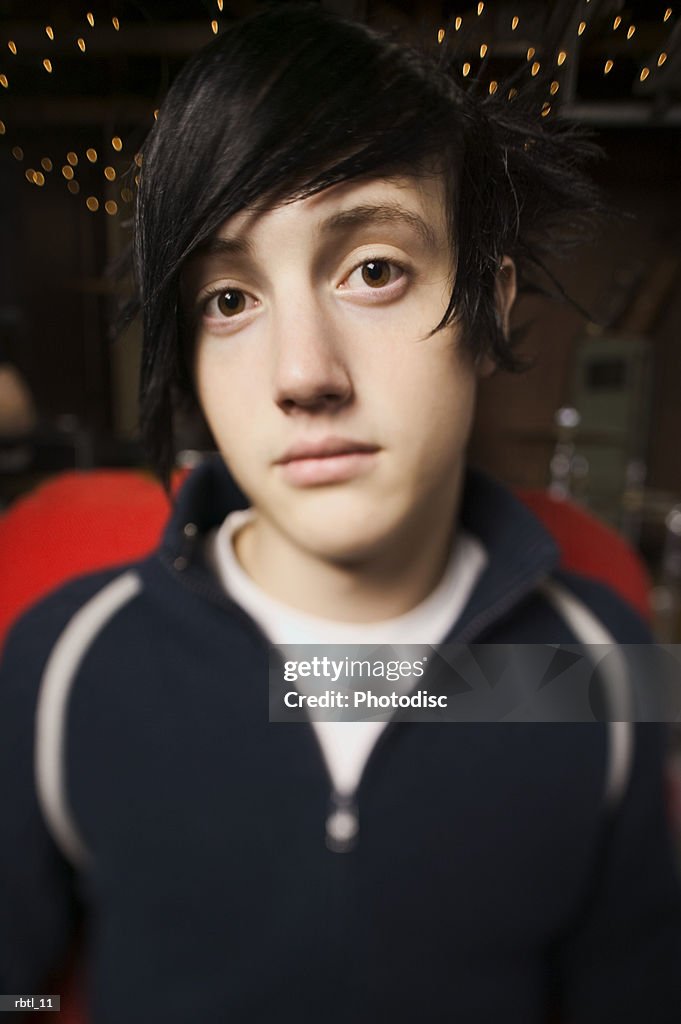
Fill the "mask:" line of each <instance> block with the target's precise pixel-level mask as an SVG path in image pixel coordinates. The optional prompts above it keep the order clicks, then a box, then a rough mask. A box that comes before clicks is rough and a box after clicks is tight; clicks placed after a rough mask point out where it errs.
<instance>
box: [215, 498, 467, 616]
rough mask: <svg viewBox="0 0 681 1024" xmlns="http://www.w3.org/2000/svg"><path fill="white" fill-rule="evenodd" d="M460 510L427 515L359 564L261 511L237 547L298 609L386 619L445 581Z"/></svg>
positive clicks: (266, 584) (251, 569)
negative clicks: (294, 539)
mask: <svg viewBox="0 0 681 1024" xmlns="http://www.w3.org/2000/svg"><path fill="white" fill-rule="evenodd" d="M455 513H456V508H452V509H451V512H450V513H449V514H448V515H447V516H443V515H442V514H441V512H440V514H439V515H437V517H435V516H432V515H431V516H429V518H428V521H427V522H424V520H423V517H420V518H419V521H418V524H407V525H406V526H405V528H404V529H403V530H402V531H401V532H400V535H399V536H397V537H394V538H391V539H390V542H389V543H387V544H386V545H385V546H384V548H383V549H382V550H379V551H375V552H372V553H370V554H368V555H367V556H366V557H364V558H360V559H358V560H356V561H353V562H351V563H348V562H338V561H332V560H326V559H323V558H320V557H319V556H317V555H315V554H314V553H311V552H308V551H304V550H301V549H300V548H299V547H297V546H296V545H294V544H292V543H290V542H289V541H288V539H287V538H285V537H284V536H283V535H282V534H281V533H280V532H279V531H278V530H277V529H276V527H275V526H274V525H273V524H272V523H270V522H268V521H266V520H264V519H263V518H262V517H260V516H256V517H255V519H254V520H253V521H252V522H251V523H249V524H248V525H247V526H246V527H244V529H243V530H241V531H240V532H239V534H238V535H237V537H236V540H235V550H236V555H237V558H238V560H239V562H240V563H241V565H242V567H243V568H244V570H245V571H246V572H247V573H248V575H249V576H250V577H251V579H253V581H254V582H255V583H257V584H258V586H259V587H261V588H262V589H263V590H264V591H265V592H266V593H268V594H269V595H270V596H271V597H273V598H275V599H276V600H278V601H281V602H282V603H283V604H286V605H288V606H289V607H291V608H294V609H296V610H297V611H301V612H304V613H306V614H309V615H314V616H316V617H318V618H325V619H332V620H334V621H336V622H357V623H360V622H361V623H369V622H380V621H383V620H385V619H391V618H395V617H397V616H399V615H403V614H405V613H406V612H408V611H411V609H412V608H415V607H416V605H418V604H420V602H421V601H423V600H424V599H425V598H426V597H427V596H428V595H429V594H430V593H431V592H432V591H433V590H434V589H435V587H436V586H437V584H438V583H439V582H440V580H441V578H442V575H443V573H444V570H445V567H446V564H447V561H448V558H449V554H450V551H451V545H452V542H453V538H454V528H455V522H456V516H455Z"/></svg>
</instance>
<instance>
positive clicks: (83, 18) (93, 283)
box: [0, 0, 681, 641]
mask: <svg viewBox="0 0 681 1024" xmlns="http://www.w3.org/2000/svg"><path fill="white" fill-rule="evenodd" d="M259 6H261V5H259V4H258V3H256V2H249V0H239V2H229V0H211V2H203V0H145V2H143V3H142V2H140V3H132V2H120V3H119V2H117V0H111V2H110V3H109V2H100V3H97V4H90V5H88V4H87V2H84V3H79V2H70V0H69V2H60V0H53V2H48V0H32V2H31V3H30V4H26V3H25V2H24V3H20V2H7V0H4V2H0V203H1V204H2V207H1V211H2V216H1V217H0V255H1V259H2V272H1V274H0V502H1V503H2V505H3V506H4V507H10V506H11V505H12V503H13V502H14V501H16V500H17V498H19V497H20V496H21V495H23V494H25V493H27V492H29V491H30V490H32V489H33V488H34V487H35V486H36V484H37V483H39V482H41V481H43V480H45V479H46V478H48V477H51V476H52V475H54V474H55V473H59V472H61V471H63V470H66V469H73V468H75V469H90V468H93V467H130V468H133V467H134V468H141V469H143V470H145V469H146V468H147V467H146V466H145V460H144V455H143V452H142V449H141V447H140V445H139V442H138V436H137V368H138V360H139V344H140V334H139V327H138V325H135V324H133V325H132V326H130V327H128V328H127V330H126V331H125V332H124V333H123V334H122V335H121V336H120V337H118V338H116V339H114V337H113V332H112V324H113V323H114V321H115V319H116V315H117V311H118V310H119V308H120V306H121V304H122V303H123V302H124V301H125V298H126V295H127V294H128V292H129V283H127V282H126V281H125V279H121V278H120V277H118V278H117V277H116V275H115V274H113V273H112V268H113V267H115V265H116V263H117V261H119V260H120V258H121V255H122V254H123V253H124V252H125V250H126V247H127V245H128V243H129V238H130V220H131V215H132V206H133V200H134V192H135V187H136V183H135V176H136V173H137V172H138V170H139V166H138V160H139V157H138V151H139V147H140V146H141V144H142V141H143V139H144V137H145V135H146V133H147V131H148V130H149V127H150V126H151V124H152V123H153V118H154V112H155V111H156V110H157V109H158V107H159V106H160V104H161V102H162V99H163V96H164V94H165V92H166V90H167V88H168V85H169V83H170V82H171V81H172V79H173V77H174V75H175V74H176V72H177V70H178V69H179V68H180V67H181V65H182V64H183V62H184V61H185V60H186V59H187V58H188V57H189V56H190V55H191V54H192V53H193V52H194V51H195V50H196V49H198V48H199V47H201V46H202V45H203V44H205V43H206V42H208V41H209V40H210V39H211V38H212V36H213V34H214V33H216V32H219V31H221V30H223V29H225V28H226V27H228V25H229V23H230V21H231V20H233V19H234V18H237V17H241V16H243V15H244V14H248V13H250V12H252V11H254V10H256V9H257V8H258V7H259ZM322 6H325V7H328V8H330V9H334V10H337V11H339V12H341V13H345V14H348V15H350V16H354V17H356V18H360V19H363V20H365V21H366V22H367V23H369V24H372V25H376V26H380V27H382V28H395V29H398V30H399V31H400V33H401V34H402V35H403V36H404V37H406V38H413V39H415V40H423V39H426V40H430V41H431V42H432V43H433V45H442V46H446V47H447V48H448V53H449V54H450V59H451V60H452V63H453V67H454V71H455V73H456V74H457V75H458V76H459V78H460V80H461V82H462V84H464V85H466V86H468V85H470V84H471V83H477V85H476V87H477V88H481V89H485V90H489V91H495V90H497V89H506V91H507V92H508V91H510V88H516V87H517V88H522V87H523V84H527V83H531V81H532V79H536V82H535V83H534V84H535V85H537V84H538V83H540V84H541V99H540V102H539V104H538V107H537V117H538V118H540V117H546V118H556V117H561V118H567V119H570V120H574V121H577V122H579V123H582V124H586V125H588V126H589V128H591V129H592V130H593V131H594V133H595V134H596V137H597V140H598V142H599V144H600V145H601V147H602V148H603V151H604V159H603V160H602V161H601V162H600V163H599V164H598V166H597V167H596V168H595V175H596V177H597V179H598V181H599V183H600V184H601V186H602V188H603V190H604V192H605V193H606V195H607V197H608V199H609V200H610V202H611V204H612V205H613V207H614V208H615V209H616V210H618V211H620V213H621V216H619V217H618V218H613V219H611V220H610V221H609V222H608V223H607V224H606V226H605V228H604V230H603V232H602V234H601V236H600V238H599V241H598V242H597V243H594V244H592V245H590V246H588V247H584V248H582V249H580V250H579V251H577V252H575V253H574V254H573V255H572V257H571V258H570V259H569V260H568V261H566V262H565V263H564V264H563V265H561V266H558V267H555V268H553V269H554V270H555V272H556V273H557V274H558V276H559V278H560V280H561V281H562V283H563V284H564V286H565V288H566V289H567V292H568V293H569V295H570V296H571V297H572V298H573V299H574V300H575V301H576V302H577V303H578V305H579V308H576V307H575V306H574V305H570V304H568V303H565V302H559V301H547V300H545V299H538V298H526V299H523V300H522V301H521V302H519V304H518V307H517V310H516V314H515V322H516V326H518V327H523V328H524V339H523V342H522V346H521V351H522V352H523V353H525V354H527V355H528V356H530V357H532V359H533V360H534V365H533V367H532V369H531V370H529V371H528V372H527V373H525V374H522V375H509V374H503V373H500V374H497V375H496V376H494V377H493V378H491V379H489V380H487V381H485V382H484V384H483V387H482V390H481V395H480V404H479V412H478V417H477V423H476V427H475V432H474V437H473V441H472V445H471V455H472V460H473V461H474V462H475V463H476V464H478V465H479V466H481V467H483V468H485V469H487V470H489V471H491V472H492V473H493V474H495V475H496V476H497V477H499V478H501V479H502V480H504V481H506V482H507V483H509V484H511V485H513V486H516V487H522V488H537V489H548V490H549V491H550V493H551V494H553V495H554V496H555V497H556V498H558V499H564V498H572V499H573V500H576V501H577V502H580V503H582V504H584V505H585V506H586V507H587V508H588V509H590V510H591V511H593V512H594V513H595V514H596V515H597V516H599V517H600V518H602V519H603V520H605V521H606V522H608V523H610V524H612V525H613V526H615V527H616V528H617V529H619V530H620V531H621V532H622V533H623V534H624V535H625V537H627V539H628V540H629V541H630V542H631V544H632V545H633V546H634V547H635V548H636V549H638V551H639V552H640V554H641V555H642V557H643V559H644V560H645V562H646V564H647V567H648V569H649V572H650V575H651V581H652V582H651V601H652V605H653V613H654V616H655V623H656V629H657V633H658V636H659V638H660V639H663V640H666V641H672V640H673V641H681V458H680V457H679V445H680V442H681V357H680V355H679V353H680V351H681V350H680V348H679V345H680V342H681V288H680V287H679V284H680V283H681V245H680V241H681V160H680V156H681V146H680V134H679V133H680V131H681V2H679V3H676V4H673V3H672V4H668V3H657V2H655V0H641V2H630V3H625V2H621V0H611V2H608V0H600V2H599V0H566V2H556V3H541V2H533V0H488V2H486V3H477V2H476V3H463V2H456V0H415V2H409V0H335V2H331V0H329V2H327V3H324V4H322ZM511 75H513V76H514V79H513V85H512V86H511V87H509V78H510V76H511ZM509 101H512V97H511V100H509ZM180 435H181V436H179V437H178V448H179V449H181V450H182V451H183V452H184V454H182V455H181V456H180V460H181V461H184V462H185V463H187V462H190V461H191V460H192V458H194V456H192V455H191V452H192V451H194V450H196V449H202V448H203V447H204V446H205V438H204V437H203V436H202V433H201V431H200V430H199V429H198V428H195V427H194V426H193V425H192V424H191V423H190V422H188V423H187V424H186V425H185V426H184V427H183V429H182V430H181V431H180ZM188 452H189V454H188Z"/></svg>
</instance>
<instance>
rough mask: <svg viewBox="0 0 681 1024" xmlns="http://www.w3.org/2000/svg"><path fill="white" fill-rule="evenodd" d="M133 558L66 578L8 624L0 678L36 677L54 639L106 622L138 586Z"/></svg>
mask: <svg viewBox="0 0 681 1024" xmlns="http://www.w3.org/2000/svg"><path fill="white" fill-rule="evenodd" d="M141 585H142V584H141V577H140V575H139V572H138V567H137V564H136V563H132V564H130V563H126V564H123V565H119V566H115V567H112V568H109V569H106V570H100V571H99V572H93V573H88V574H87V575H83V576H79V577H77V578H76V579H73V580H70V581H69V582H68V583H66V584H63V585H62V586H60V587H58V588H57V589H55V590H53V591H52V592H50V593H49V594H48V595H47V596H45V597H43V598H41V599H40V600H39V601H37V602H36V603H35V604H34V605H32V606H31V607H30V608H29V609H28V610H27V611H25V612H24V613H23V614H22V615H20V616H19V618H18V619H17V620H16V622H15V623H14V624H13V625H12V627H11V628H10V630H9V631H8V633H7V636H6V638H5V641H4V644H3V648H2V653H1V656H0V678H2V680H3V684H4V685H7V682H6V681H7V679H8V678H10V677H13V676H15V675H18V676H19V677H21V678H22V679H23V680H28V679H29V678H31V677H34V678H35V677H36V676H37V677H38V678H39V677H40V675H41V674H42V671H43V670H44V668H45V666H46V664H47V662H48V659H49V658H50V656H51V655H52V654H53V652H54V649H55V647H56V645H57V644H58V642H60V640H62V639H63V638H64V637H65V636H67V635H68V636H70V637H71V641H72V642H73V639H74V637H75V636H77V635H78V634H81V635H82V634H83V632H84V631H92V630H93V629H98V628H101V627H102V626H103V625H105V623H106V621H107V619H108V618H110V617H111V616H112V615H114V614H115V612H116V611H117V610H118V609H119V608H120V607H121V606H122V605H123V604H124V603H127V602H128V601H130V600H131V599H132V598H133V597H135V596H136V594H137V593H139V591H140V589H141Z"/></svg>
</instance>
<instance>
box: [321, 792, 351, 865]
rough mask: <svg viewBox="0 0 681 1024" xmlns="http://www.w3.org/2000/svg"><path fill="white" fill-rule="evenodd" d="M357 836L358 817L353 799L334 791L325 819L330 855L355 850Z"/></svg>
mask: <svg viewBox="0 0 681 1024" xmlns="http://www.w3.org/2000/svg"><path fill="white" fill-rule="evenodd" d="M358 836H359V815H358V811H357V804H356V803H355V799H354V797H352V796H348V795H346V794H343V793H338V792H336V790H334V791H333V793H332V794H331V800H330V806H329V814H328V817H327V819H326V845H327V848H328V849H329V850H331V852H332V853H349V852H350V850H353V849H354V848H355V846H356V844H357V838H358Z"/></svg>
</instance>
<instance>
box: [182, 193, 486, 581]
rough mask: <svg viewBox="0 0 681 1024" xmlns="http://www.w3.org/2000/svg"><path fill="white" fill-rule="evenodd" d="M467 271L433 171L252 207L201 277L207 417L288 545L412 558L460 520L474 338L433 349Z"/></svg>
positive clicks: (209, 252)
mask: <svg viewBox="0 0 681 1024" xmlns="http://www.w3.org/2000/svg"><path fill="white" fill-rule="evenodd" d="M452 263H453V259H452V252H451V245H450V241H449V237H448V230H447V224H446V219H445V205H444V187H443V184H442V182H441V181H440V180H439V178H435V177H428V178H400V179H390V180H382V179H373V180H361V181H353V182H349V183H344V184H341V185H337V186H334V187H332V188H329V189H327V190H326V191H324V192H322V193H320V194H318V195H316V196H312V197H309V198H307V199H304V200H300V201H297V202H293V203H289V204H287V205H282V206H279V207H275V208H274V209H271V210H268V211H265V212H250V211H245V212H242V213H240V214H238V215H237V216H235V217H234V218H232V219H231V220H229V221H228V222H227V223H225V224H223V226H222V227H221V229H220V230H219V231H218V232H217V234H216V236H215V237H214V239H213V241H212V243H211V244H210V246H209V247H208V248H207V249H206V250H204V251H203V252H202V253H201V254H200V255H198V256H196V257H195V258H194V259H193V260H192V263H191V265H190V266H189V267H188V268H187V271H186V272H185V277H184V279H183V293H184V298H185V302H186V303H187V304H188V305H189V306H190V308H193V309H194V310H197V318H196V322H197V328H196V330H197V336H196V358H195V374H196V382H197V389H198V394H199V398H200V402H201V405H202V408H203V411H204V414H205V416H206V418H207V421H208V423H209V425H210V427H211V429H212V431H213V435H214V437H215V440H216V443H217V445H218V447H219V448H220V450H221V452H222V454H223V456H224V458H225V460H226V462H227V464H228V466H229V468H230V470H231V472H232V474H233V476H234V478H235V479H236V481H237V482H238V484H239V485H240V486H241V488H242V489H243V491H244V492H245V493H246V494H247V495H248V496H249V498H250V500H251V501H252V503H253V505H254V506H255V508H256V509H257V511H258V521H259V522H260V524H261V528H262V529H266V530H267V531H268V533H269V536H270V538H271V537H276V538H277V540H278V542H279V543H281V544H284V545H285V546H287V548H288V549H289V551H291V550H292V549H295V550H296V551H297V552H299V553H300V554H304V555H305V556H306V557H310V556H312V557H313V558H316V559H322V560H325V561H328V562H335V563H343V564H352V563H361V562H363V561H365V560H368V559H371V558H373V557H376V556H378V557H381V556H384V555H386V554H388V555H390V554H391V553H392V554H393V555H396V556H397V557H399V555H400V551H402V552H403V551H405V550H412V551H413V550H414V549H413V547H412V545H415V544H416V545H417V544H418V543H419V540H420V538H423V537H424V536H427V535H428V532H429V531H432V530H433V529H436V528H437V525H438V524H439V525H440V527H441V526H442V522H443V517H447V521H448V522H449V523H451V522H452V517H453V515H454V513H455V510H456V506H457V501H458V495H459V488H460V481H461V470H462V466H463V459H464V449H465V445H466V442H467V439H468V434H469V430H470V426H471V419H472V415H473V406H474V395H475V386H476V371H475V369H474V367H473V365H472V363H471V361H470V358H469V357H468V356H467V355H466V354H465V353H463V352H462V351H461V345H460V337H459V329H458V328H457V327H448V328H446V329H444V330H441V331H439V332H438V333H437V334H434V335H433V336H432V337H428V333H429V331H430V330H431V329H432V328H433V327H435V325H436V324H437V323H438V322H439V321H440V318H441V316H442V314H443V313H444V310H445V308H446V306H447V302H448V299H449V295H450V292H451V287H452ZM405 545H408V546H409V547H407V548H405Z"/></svg>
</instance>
